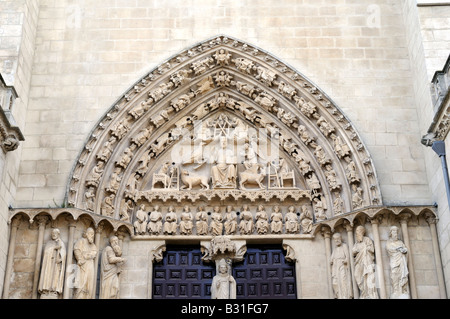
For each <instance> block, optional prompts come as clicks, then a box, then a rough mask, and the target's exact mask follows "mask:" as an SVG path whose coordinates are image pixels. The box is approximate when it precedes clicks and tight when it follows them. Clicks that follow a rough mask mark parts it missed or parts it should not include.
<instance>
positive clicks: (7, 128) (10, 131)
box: [0, 74, 25, 153]
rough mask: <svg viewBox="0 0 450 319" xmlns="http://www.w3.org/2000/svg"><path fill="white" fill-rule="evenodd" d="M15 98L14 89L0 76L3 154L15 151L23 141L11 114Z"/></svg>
mask: <svg viewBox="0 0 450 319" xmlns="http://www.w3.org/2000/svg"><path fill="white" fill-rule="evenodd" d="M17 98H18V95H17V92H16V90H15V89H14V87H13V86H8V85H6V83H5V81H4V80H3V77H2V76H1V74H0V146H1V148H2V150H3V151H4V152H5V153H7V152H12V151H14V150H16V149H17V147H18V146H19V142H20V141H24V140H25V138H24V136H23V134H22V132H21V130H20V129H19V127H18V126H17V124H16V121H15V120H14V117H13V116H12V113H11V109H12V107H13V105H14V102H15V100H16V99H17Z"/></svg>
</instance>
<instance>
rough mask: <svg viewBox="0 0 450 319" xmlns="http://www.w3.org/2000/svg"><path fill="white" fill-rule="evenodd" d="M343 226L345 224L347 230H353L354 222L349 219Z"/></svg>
mask: <svg viewBox="0 0 450 319" xmlns="http://www.w3.org/2000/svg"><path fill="white" fill-rule="evenodd" d="M343 226H344V228H345V230H346V231H347V232H353V226H354V225H353V223H352V222H350V221H348V220H345V221H344V222H343Z"/></svg>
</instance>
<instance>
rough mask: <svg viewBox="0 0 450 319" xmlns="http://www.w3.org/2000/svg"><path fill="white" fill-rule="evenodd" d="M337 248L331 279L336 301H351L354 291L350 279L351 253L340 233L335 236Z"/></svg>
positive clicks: (332, 258) (334, 252) (333, 258)
mask: <svg viewBox="0 0 450 319" xmlns="http://www.w3.org/2000/svg"><path fill="white" fill-rule="evenodd" d="M333 239H334V242H335V243H336V247H335V249H334V250H333V253H332V254H331V279H332V283H333V291H334V296H335V298H336V299H351V298H352V297H353V291H352V286H351V282H350V281H351V279H350V269H349V266H350V253H349V250H348V246H347V244H345V243H343V242H342V236H341V234H339V233H335V234H334V235H333Z"/></svg>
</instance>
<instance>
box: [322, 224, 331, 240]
mask: <svg viewBox="0 0 450 319" xmlns="http://www.w3.org/2000/svg"><path fill="white" fill-rule="evenodd" d="M320 232H321V234H322V236H323V237H325V238H331V229H330V227H328V226H322V227H321V229H320Z"/></svg>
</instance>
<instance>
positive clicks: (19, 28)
mask: <svg viewBox="0 0 450 319" xmlns="http://www.w3.org/2000/svg"><path fill="white" fill-rule="evenodd" d="M38 14H39V1H38V0H31V1H25V0H14V1H1V2H0V37H1V41H0V72H1V74H2V76H3V78H4V79H5V81H6V84H7V85H9V86H14V88H15V89H16V91H17V93H18V95H19V98H18V99H16V101H15V104H14V107H13V108H12V110H11V112H12V115H13V116H14V119H15V121H16V123H17V125H18V127H19V128H20V129H21V130H23V128H24V126H25V121H26V117H27V106H28V96H29V88H30V82H31V69H32V65H33V56H34V41H35V35H36V28H37V21H38ZM0 153H1V154H0V291H1V290H3V289H2V288H3V279H4V274H5V265H6V256H7V250H8V238H9V231H8V225H7V223H6V220H7V218H8V214H9V211H8V207H9V206H10V205H11V206H13V205H15V196H16V189H17V187H18V186H19V184H20V182H19V163H20V158H21V147H19V149H18V150H16V151H14V152H8V153H7V154H6V155H5V154H3V152H2V151H0Z"/></svg>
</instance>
